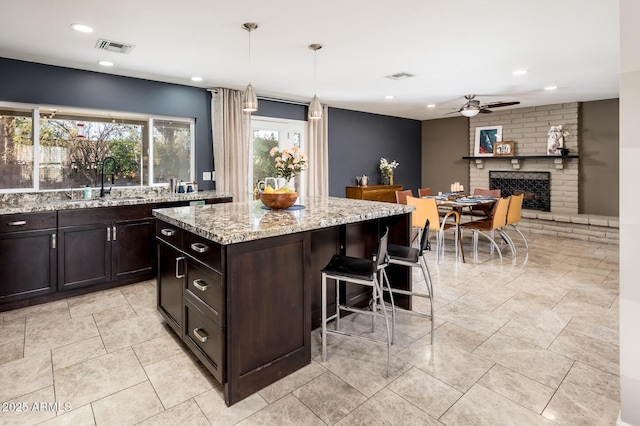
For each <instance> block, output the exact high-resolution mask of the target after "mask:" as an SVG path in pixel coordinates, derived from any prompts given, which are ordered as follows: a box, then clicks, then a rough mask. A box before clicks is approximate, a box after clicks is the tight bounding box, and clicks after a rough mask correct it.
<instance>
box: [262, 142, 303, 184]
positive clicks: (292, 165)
mask: <svg viewBox="0 0 640 426" xmlns="http://www.w3.org/2000/svg"><path fill="white" fill-rule="evenodd" d="M269 155H271V156H272V157H275V158H274V161H275V167H276V176H278V177H283V178H285V179H286V180H290V179H291V178H292V177H294V176H296V175H297V174H299V173H300V172H301V171H303V170H307V156H306V155H304V154H303V153H302V152H301V151H300V148H298V147H297V146H294V147H293V148H291V149H286V148H285V149H283V150H282V151H280V150H279V149H278V147H274V148H272V149H271V151H270V152H269Z"/></svg>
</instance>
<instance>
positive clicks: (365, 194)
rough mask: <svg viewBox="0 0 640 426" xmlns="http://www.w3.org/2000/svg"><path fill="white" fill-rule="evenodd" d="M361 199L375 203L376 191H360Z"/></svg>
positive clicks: (376, 198)
mask: <svg viewBox="0 0 640 426" xmlns="http://www.w3.org/2000/svg"><path fill="white" fill-rule="evenodd" d="M362 199H363V200H370V201H377V200H378V191H362Z"/></svg>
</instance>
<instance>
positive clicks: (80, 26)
mask: <svg viewBox="0 0 640 426" xmlns="http://www.w3.org/2000/svg"><path fill="white" fill-rule="evenodd" d="M71 28H73V29H74V30H76V31H80V32H81V33H92V32H93V28H91V27H90V26H88V25H83V24H71Z"/></svg>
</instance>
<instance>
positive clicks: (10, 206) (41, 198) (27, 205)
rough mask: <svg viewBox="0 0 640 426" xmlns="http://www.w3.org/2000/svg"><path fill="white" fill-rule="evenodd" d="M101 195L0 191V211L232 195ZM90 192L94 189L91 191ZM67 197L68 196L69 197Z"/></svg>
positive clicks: (28, 210) (213, 192) (140, 192)
mask: <svg viewBox="0 0 640 426" xmlns="http://www.w3.org/2000/svg"><path fill="white" fill-rule="evenodd" d="M112 193H113V195H107V196H105V197H104V198H100V197H98V196H94V197H93V198H90V199H83V198H81V196H82V195H81V194H82V192H81V191H73V192H71V191H44V192H30V193H10V194H0V214H14V213H35V212H47V211H57V210H73V209H91V208H99V207H116V206H133V205H140V204H156V203H170V202H176V201H195V200H211V199H216V198H227V197H232V195H230V194H222V193H218V192H216V191H198V192H189V193H184V194H174V193H170V192H168V191H162V190H146V191H135V190H134V191H126V190H121V191H116V190H115V188H114V190H113V191H112ZM94 195H97V192H95V191H94ZM69 197H71V198H69Z"/></svg>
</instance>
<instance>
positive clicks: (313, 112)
mask: <svg viewBox="0 0 640 426" xmlns="http://www.w3.org/2000/svg"><path fill="white" fill-rule="evenodd" d="M309 49H311V50H313V99H311V103H310V104H309V120H320V119H321V118H322V105H320V101H319V100H318V96H316V93H317V85H318V65H317V62H316V54H317V53H318V50H320V49H322V45H321V44H310V45H309Z"/></svg>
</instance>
